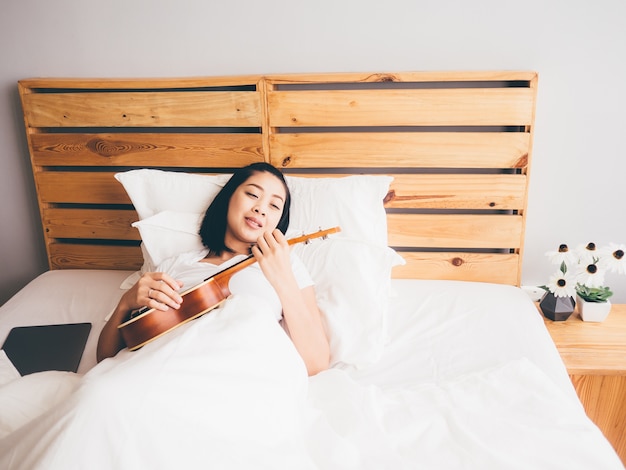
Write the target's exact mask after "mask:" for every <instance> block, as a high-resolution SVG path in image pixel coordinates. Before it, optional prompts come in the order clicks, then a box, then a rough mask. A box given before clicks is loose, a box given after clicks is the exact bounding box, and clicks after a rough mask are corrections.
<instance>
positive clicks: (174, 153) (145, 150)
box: [31, 133, 263, 168]
mask: <svg viewBox="0 0 626 470" xmlns="http://www.w3.org/2000/svg"><path fill="white" fill-rule="evenodd" d="M31 145H32V152H33V162H34V163H35V165H40V166H125V165H135V166H136V165H143V166H145V167H151V166H165V167H167V166H198V167H215V168H219V167H233V168H234V167H239V166H245V165H247V164H248V163H252V162H256V161H263V151H262V142H261V135H260V134H152V133H150V134H33V135H32V136H31Z"/></svg>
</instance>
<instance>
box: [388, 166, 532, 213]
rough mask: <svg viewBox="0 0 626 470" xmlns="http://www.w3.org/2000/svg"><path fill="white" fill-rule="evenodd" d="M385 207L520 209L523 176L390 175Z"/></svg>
mask: <svg viewBox="0 0 626 470" xmlns="http://www.w3.org/2000/svg"><path fill="white" fill-rule="evenodd" d="M393 177H394V180H393V182H392V183H391V186H390V190H389V194H388V195H387V197H386V198H385V207H387V208H414V209H492V210H515V209H518V210H520V209H523V208H524V207H525V203H526V181H527V178H526V175H522V174H517V175H514V174H495V175H475V174H467V175H463V174H460V175H459V174H417V175H412V174H408V175H405V174H403V175H398V174H394V175H393Z"/></svg>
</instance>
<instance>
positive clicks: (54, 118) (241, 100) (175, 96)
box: [23, 91, 261, 128]
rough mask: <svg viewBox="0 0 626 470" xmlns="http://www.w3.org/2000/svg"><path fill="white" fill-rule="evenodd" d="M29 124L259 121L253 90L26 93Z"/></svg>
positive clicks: (160, 124) (163, 124)
mask: <svg viewBox="0 0 626 470" xmlns="http://www.w3.org/2000/svg"><path fill="white" fill-rule="evenodd" d="M23 104H24V113H25V117H26V121H27V122H28V124H29V126H30V127H47V128H50V127H96V128H97V127H205V126H236V127H259V126H261V110H260V103H259V97H258V94H257V93H255V92H217V91H216V92H193V93H192V92H152V93H151V92H138V93H135V92H125V93H122V92H108V93H105V92H102V93H30V94H27V95H24V96H23Z"/></svg>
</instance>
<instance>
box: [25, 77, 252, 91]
mask: <svg viewBox="0 0 626 470" xmlns="http://www.w3.org/2000/svg"><path fill="white" fill-rule="evenodd" d="M260 79H261V76H260V75H234V76H216V77H171V78H158V77H157V78H67V77H65V78H64V77H58V78H29V79H24V80H20V81H19V82H18V83H19V84H20V85H21V86H22V87H24V89H25V90H29V89H35V90H36V89H38V88H47V89H50V88H62V89H88V90H110V89H115V88H123V89H137V90H145V89H150V88H157V89H167V88H171V89H180V88H204V87H223V86H247V85H255V84H256V83H257V82H258V81H259V80H260Z"/></svg>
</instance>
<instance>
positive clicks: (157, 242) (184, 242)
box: [132, 211, 204, 268]
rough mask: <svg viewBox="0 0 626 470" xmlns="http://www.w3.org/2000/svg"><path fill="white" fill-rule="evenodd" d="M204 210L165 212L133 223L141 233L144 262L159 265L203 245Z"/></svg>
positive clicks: (197, 249) (149, 264) (154, 265)
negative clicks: (201, 228) (201, 232)
mask: <svg viewBox="0 0 626 470" xmlns="http://www.w3.org/2000/svg"><path fill="white" fill-rule="evenodd" d="M203 215H204V212H202V213H192V212H175V211H163V212H159V213H158V214H155V215H153V216H152V217H148V218H145V219H143V220H140V221H138V222H135V223H133V224H132V225H133V227H136V228H137V229H138V230H139V233H140V234H141V240H142V242H143V249H144V261H145V263H147V264H148V266H150V267H153V268H154V267H156V266H158V265H159V264H161V263H162V262H163V261H165V260H166V259H167V258H171V257H172V256H176V255H179V254H180V253H186V252H188V251H199V250H202V249H203V248H204V245H203V244H202V239H201V238H200V235H199V234H198V233H199V230H200V224H201V223H202V217H203Z"/></svg>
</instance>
